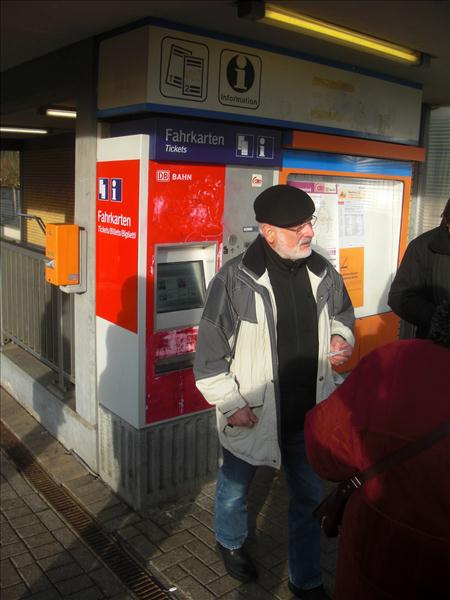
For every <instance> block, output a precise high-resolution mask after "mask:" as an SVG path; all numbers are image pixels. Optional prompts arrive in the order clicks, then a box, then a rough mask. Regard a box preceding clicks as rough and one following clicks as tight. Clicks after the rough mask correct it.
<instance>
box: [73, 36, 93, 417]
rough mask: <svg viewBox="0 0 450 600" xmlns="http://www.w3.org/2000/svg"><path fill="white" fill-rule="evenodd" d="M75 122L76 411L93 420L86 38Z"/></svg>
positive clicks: (89, 54) (89, 55)
mask: <svg viewBox="0 0 450 600" xmlns="http://www.w3.org/2000/svg"><path fill="white" fill-rule="evenodd" d="M77 58H78V60H79V61H80V62H81V65H82V68H80V67H79V68H78V74H77V75H78V80H79V81H78V94H77V124H76V142H75V223H77V224H78V225H79V226H80V227H83V228H84V229H85V230H86V233H87V274H86V275H87V291H86V292H85V293H83V294H76V295H75V381H76V411H77V413H78V414H79V415H80V416H81V417H82V418H83V419H85V420H86V421H88V423H90V424H92V425H95V424H96V423H97V398H96V363H95V202H96V195H95V191H96V184H95V168H96V158H97V121H96V116H95V111H96V92H95V90H96V85H95V77H96V71H95V65H96V58H95V45H94V42H93V41H91V40H89V42H87V43H85V44H84V46H83V48H82V51H81V52H80V56H79V57H77Z"/></svg>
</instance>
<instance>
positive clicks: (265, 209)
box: [253, 185, 316, 227]
mask: <svg viewBox="0 0 450 600" xmlns="http://www.w3.org/2000/svg"><path fill="white" fill-rule="evenodd" d="M253 208H254V210H255V217H256V220H257V221H258V223H269V225H275V226H276V227H293V226H294V225H299V224H300V223H303V222H304V221H306V220H308V219H309V218H310V217H312V215H313V213H314V211H315V209H316V207H315V206H314V202H313V201H312V198H311V197H310V196H308V194H307V193H306V192H304V191H303V190H301V189H299V188H297V187H293V186H291V185H274V186H272V187H270V188H267V190H264V191H263V192H261V193H260V194H259V196H257V198H256V200H255V202H254V203H253Z"/></svg>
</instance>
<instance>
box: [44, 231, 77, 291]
mask: <svg viewBox="0 0 450 600" xmlns="http://www.w3.org/2000/svg"><path fill="white" fill-rule="evenodd" d="M45 257H46V267H45V280H46V281H47V282H48V283H51V284H53V285H77V284H78V283H79V281H80V272H79V227H78V225H72V224H65V223H48V224H47V225H46V228H45Z"/></svg>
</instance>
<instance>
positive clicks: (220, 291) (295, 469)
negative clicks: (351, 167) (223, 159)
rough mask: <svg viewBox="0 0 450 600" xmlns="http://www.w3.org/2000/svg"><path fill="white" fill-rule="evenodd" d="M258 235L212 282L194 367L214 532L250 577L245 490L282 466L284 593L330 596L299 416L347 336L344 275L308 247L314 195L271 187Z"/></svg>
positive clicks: (343, 356) (342, 353) (258, 208)
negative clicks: (211, 421)
mask: <svg viewBox="0 0 450 600" xmlns="http://www.w3.org/2000/svg"><path fill="white" fill-rule="evenodd" d="M254 210H255V217H256V220H257V221H258V223H259V224H260V235H259V236H258V237H257V238H256V240H255V241H254V242H253V243H252V244H251V246H250V247H249V248H248V249H247V250H246V252H245V253H244V254H242V255H240V256H238V257H236V258H234V259H233V260H230V261H229V262H227V263H226V264H225V265H224V267H223V268H222V269H221V270H220V272H219V273H218V274H217V275H216V276H215V278H214V279H213V280H212V282H211V284H210V287H209V290H208V297H207V301H206V305H205V309H204V312H203V317H202V320H201V322H200V327H199V336H198V343H197V353H196V361H195V365H194V372H195V377H196V383H197V387H198V388H199V390H200V391H201V392H202V394H203V395H204V397H205V399H206V400H207V401H208V402H209V403H210V404H213V405H215V406H216V410H217V425H218V431H219V437H220V442H221V444H222V447H223V465H222V467H221V469H220V473H219V477H218V481H217V488H216V510H215V532H216V538H217V545H218V549H219V551H220V553H221V555H222V557H223V560H224V564H225V567H226V569H227V571H228V573H229V574H230V575H232V576H233V577H235V578H237V579H239V580H241V581H250V580H252V579H255V578H256V577H257V571H256V568H255V566H254V564H253V562H252V561H251V559H250V557H249V555H248V554H247V552H246V550H245V548H244V542H245V540H246V537H247V533H248V514H247V496H248V490H249V487H250V484H251V481H252V479H253V476H254V474H255V472H256V469H257V467H258V466H259V465H268V466H271V467H274V468H278V469H279V468H280V467H281V465H282V466H283V468H284V469H285V472H286V478H287V482H288V489H289V588H290V590H291V591H292V593H293V594H294V595H295V596H296V597H298V598H307V599H310V600H311V599H314V600H322V599H326V598H328V596H327V595H326V593H325V591H324V589H323V587H322V585H321V572H320V529H319V525H318V523H317V522H316V521H315V520H314V519H313V517H312V514H311V512H312V510H313V508H314V507H315V506H316V504H318V503H319V501H320V497H321V484H320V479H319V478H318V476H317V475H316V474H315V473H314V471H313V470H312V468H311V466H310V465H309V463H308V460H307V457H306V453H305V447H304V437H303V424H304V418H305V414H306V412H307V411H308V410H309V409H310V408H312V407H313V406H314V405H315V404H316V403H317V402H320V401H321V400H323V399H324V398H326V397H327V396H328V395H329V394H330V393H331V392H332V391H333V390H334V388H335V382H334V377H333V372H332V366H333V365H340V364H343V363H344V362H345V361H346V360H347V359H348V357H349V355H350V353H351V350H352V346H353V343H354V338H353V333H352V329H353V325H354V312H353V307H352V304H351V301H350V298H349V296H348V294H347V291H346V289H345V285H344V282H343V280H342V277H341V276H340V275H339V273H337V271H336V270H335V269H334V268H333V266H332V265H331V264H330V262H329V261H328V260H326V259H325V258H323V257H322V256H321V255H319V254H317V253H316V252H314V251H313V250H312V248H311V242H312V238H313V236H314V231H313V225H314V223H315V220H316V218H315V216H314V210H315V206H314V202H313V201H312V199H311V198H310V196H308V194H306V193H305V192H303V191H302V190H300V189H298V188H295V187H291V186H289V185H276V186H273V187H271V188H269V189H267V190H265V191H263V192H262V193H261V194H260V195H259V196H258V197H257V198H256V200H255V203H254Z"/></svg>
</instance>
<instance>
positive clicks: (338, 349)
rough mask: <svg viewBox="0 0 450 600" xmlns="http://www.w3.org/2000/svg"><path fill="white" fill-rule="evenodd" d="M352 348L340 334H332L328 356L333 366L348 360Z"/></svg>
mask: <svg viewBox="0 0 450 600" xmlns="http://www.w3.org/2000/svg"><path fill="white" fill-rule="evenodd" d="M352 351H353V348H352V347H351V346H350V344H349V343H348V342H346V341H345V340H344V338H343V337H342V336H340V335H332V336H331V340H330V352H329V354H328V358H329V360H330V363H331V364H332V365H333V367H339V366H340V365H343V364H344V363H345V362H347V361H348V359H349V358H350V355H351V353H352Z"/></svg>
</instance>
